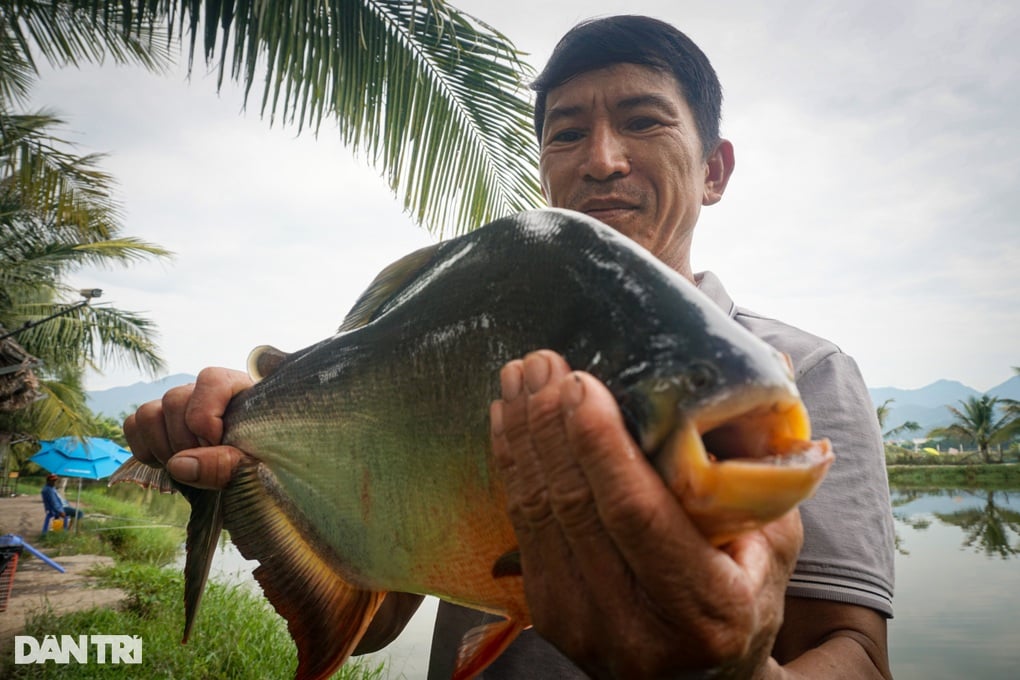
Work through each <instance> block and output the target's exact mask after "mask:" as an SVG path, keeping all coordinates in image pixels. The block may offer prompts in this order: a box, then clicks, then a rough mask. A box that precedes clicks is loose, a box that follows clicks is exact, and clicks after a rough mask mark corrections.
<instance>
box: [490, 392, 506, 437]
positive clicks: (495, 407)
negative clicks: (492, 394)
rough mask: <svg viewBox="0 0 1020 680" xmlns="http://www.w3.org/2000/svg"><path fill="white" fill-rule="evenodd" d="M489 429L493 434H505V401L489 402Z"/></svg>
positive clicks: (497, 435)
mask: <svg viewBox="0 0 1020 680" xmlns="http://www.w3.org/2000/svg"><path fill="white" fill-rule="evenodd" d="M489 429H490V430H491V432H492V434H493V436H496V437H499V436H500V435H502V434H503V402H501V401H494V402H492V403H491V404H489Z"/></svg>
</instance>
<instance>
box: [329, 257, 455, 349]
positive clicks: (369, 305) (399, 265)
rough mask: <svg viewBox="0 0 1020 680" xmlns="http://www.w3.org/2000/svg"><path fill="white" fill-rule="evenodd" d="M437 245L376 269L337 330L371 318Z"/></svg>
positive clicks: (346, 328)
mask: <svg viewBox="0 0 1020 680" xmlns="http://www.w3.org/2000/svg"><path fill="white" fill-rule="evenodd" d="M438 248H439V245H438V244H436V245H431V246H426V247H424V248H421V249H419V250H416V251H414V252H413V253H410V254H409V255H405V256H404V257H402V258H400V259H399V260H397V261H396V262H394V263H393V264H391V265H389V266H388V267H386V268H385V269H383V270H382V271H381V272H379V275H378V276H376V277H375V280H374V281H372V283H371V284H369V286H368V288H367V289H366V290H365V292H364V293H362V294H361V297H359V298H358V301H357V302H355V303H354V306H353V307H351V311H350V312H348V313H347V317H346V318H345V319H344V321H343V323H342V324H340V328H339V329H338V330H339V332H343V331H350V330H354V329H355V328H360V327H361V326H364V325H365V324H367V323H368V322H369V321H371V320H372V317H373V316H374V315H375V313H376V311H378V309H379V308H380V307H381V306H382V305H383V303H384V302H386V301H387V300H389V299H390V298H391V297H392V296H393V294H394V293H395V292H397V291H398V290H400V289H401V288H403V287H404V285H405V284H407V282H408V281H410V280H411V279H413V278H414V277H415V276H416V275H417V274H418V272H420V271H421V270H422V268H423V267H424V266H425V265H427V264H428V263H429V261H430V260H432V258H433V257H434V256H435V254H436V249H438Z"/></svg>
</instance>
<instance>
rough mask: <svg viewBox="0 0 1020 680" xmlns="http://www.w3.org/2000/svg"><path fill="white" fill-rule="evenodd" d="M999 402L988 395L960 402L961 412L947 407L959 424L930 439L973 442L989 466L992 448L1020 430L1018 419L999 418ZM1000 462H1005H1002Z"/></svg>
mask: <svg viewBox="0 0 1020 680" xmlns="http://www.w3.org/2000/svg"><path fill="white" fill-rule="evenodd" d="M999 401H1000V400H999V399H997V398H996V397H991V396H989V395H987V394H986V395H983V396H980V397H968V398H967V400H966V401H961V402H959V403H960V405H961V406H962V407H963V408H962V409H958V408H955V407H953V406H947V407H946V408H948V409H949V412H950V413H951V414H953V418H954V420H955V421H956V422H954V423H953V424H952V425H949V426H947V427H940V428H936V429H934V430H932V431H931V432H929V433H928V436H929V437H958V438H960V439H962V440H963V441H972V442H974V444H975V445H976V446H977V448H978V451H979V452H980V454H981V459H982V460H983V461H984V462H986V463H990V462H992V460H991V446H992V445H993V444H998V443H1001V442H1004V441H1007V440H1009V438H1010V437H1012V436H1013V435H1014V434H1015V433H1016V430H1017V424H1018V420H1017V418H1016V416H1015V415H1013V414H1010V413H1005V414H1003V415H1001V416H1000V415H998V414H997V413H996V411H997V409H998V404H999ZM999 462H1002V461H1001V459H1000V461H999Z"/></svg>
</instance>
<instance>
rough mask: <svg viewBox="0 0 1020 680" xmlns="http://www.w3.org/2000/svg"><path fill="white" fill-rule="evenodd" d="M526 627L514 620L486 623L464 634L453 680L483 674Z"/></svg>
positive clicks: (463, 679) (467, 678)
mask: <svg viewBox="0 0 1020 680" xmlns="http://www.w3.org/2000/svg"><path fill="white" fill-rule="evenodd" d="M522 630H524V627H523V626H521V624H520V623H518V622H517V621H514V620H513V619H505V620H503V621H496V622H494V623H486V624H483V625H481V626H477V627H475V628H472V629H471V630H469V631H468V632H466V633H465V634H464V637H463V639H462V640H461V641H460V649H458V650H457V667H456V668H454V669H453V678H452V680H469V679H470V678H473V677H475V676H476V675H478V674H479V673H481V672H482V671H483V670H485V668H486V667H487V666H488V665H489V664H491V663H492V662H493V661H495V660H496V657H498V656H499V655H500V654H502V653H503V650H505V649H506V648H507V647H509V646H510V643H511V642H513V641H514V639H515V638H516V637H517V636H518V635H520V634H521V631H522Z"/></svg>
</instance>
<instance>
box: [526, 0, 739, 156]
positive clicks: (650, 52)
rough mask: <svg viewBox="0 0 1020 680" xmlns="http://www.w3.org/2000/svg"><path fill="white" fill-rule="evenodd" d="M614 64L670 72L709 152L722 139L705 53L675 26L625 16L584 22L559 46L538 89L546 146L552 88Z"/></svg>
mask: <svg viewBox="0 0 1020 680" xmlns="http://www.w3.org/2000/svg"><path fill="white" fill-rule="evenodd" d="M614 64H639V65H642V66H651V67H653V68H657V69H661V70H663V71H666V72H668V73H671V74H672V75H673V77H674V78H675V79H676V81H677V83H679V85H680V90H681V94H682V95H683V97H684V98H685V99H686V100H687V105H688V106H690V107H691V111H692V113H693V114H694V120H695V122H696V124H697V126H698V136H699V137H701V145H702V149H703V153H704V154H705V155H706V156H707V155H708V154H709V153H711V152H712V150H713V149H714V148H715V146H716V144H718V142H719V119H720V117H721V115H722V87H721V86H720V85H719V78H718V77H717V76H716V74H715V69H713V68H712V64H711V63H710V62H709V61H708V57H706V56H705V54H704V52H702V51H701V49H700V48H699V47H698V46H697V45H695V44H694V42H693V41H692V40H691V39H690V38H688V37H687V36H686V35H684V34H683V33H681V32H680V31H679V30H677V29H676V28H675V27H673V26H671V25H669V24H667V23H666V22H664V21H659V20H658V19H652V18H651V17H644V16H633V15H621V16H614V17H607V18H604V19H592V20H590V21H585V22H582V23H580V24H578V25H577V26H575V27H574V28H572V29H570V31H568V32H567V34H566V35H564V36H563V38H562V39H561V40H560V42H559V43H558V44H557V45H556V49H554V50H553V53H552V56H551V57H549V63H547V64H546V66H545V69H544V70H543V71H542V72H541V73H540V74H539V75H538V78H536V79H535V82H533V83H532V84H531V89H532V90H534V91H535V93H536V95H537V96H536V98H535V134H537V135H538V143H539V146H541V144H542V126H543V124H544V121H545V100H546V96H547V95H548V94H549V90H552V89H553V88H556V87H559V86H560V85H562V84H563V83H565V82H567V81H568V80H570V79H571V78H573V77H575V76H577V75H580V74H582V73H586V72H588V71H594V70H596V69H600V68H605V67H607V66H612V65H614Z"/></svg>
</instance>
